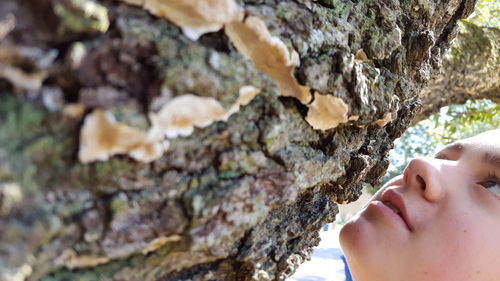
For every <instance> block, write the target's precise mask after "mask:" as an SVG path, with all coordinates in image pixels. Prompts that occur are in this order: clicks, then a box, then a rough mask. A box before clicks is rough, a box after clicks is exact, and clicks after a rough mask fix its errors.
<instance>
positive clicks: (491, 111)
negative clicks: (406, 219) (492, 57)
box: [370, 100, 500, 192]
mask: <svg viewBox="0 0 500 281" xmlns="http://www.w3.org/2000/svg"><path fill="white" fill-rule="evenodd" d="M496 128H500V105H499V104H495V103H494V102H492V101H490V100H469V101H467V103H466V104H463V105H450V106H448V107H443V108H442V109H441V111H440V112H439V113H437V114H434V115H432V116H431V117H430V118H428V119H426V120H423V121H421V122H419V123H418V124H416V125H415V126H413V127H411V128H409V129H408V130H407V131H406V132H405V133H404V134H403V135H402V136H401V137H400V138H399V139H397V140H396V142H395V143H394V149H393V150H392V151H391V154H390V156H389V161H390V166H389V169H388V171H387V174H386V175H385V176H384V177H383V178H382V180H381V182H382V184H381V185H383V184H384V183H385V182H387V181H388V180H389V179H391V178H393V177H395V176H397V175H400V174H402V172H403V170H404V168H405V166H406V164H407V163H408V162H409V161H410V160H411V159H413V158H415V157H425V156H432V155H433V154H434V153H435V152H436V151H437V150H439V149H440V148H441V147H443V146H445V145H447V144H450V143H452V142H455V141H457V140H460V139H464V138H468V137H471V136H474V135H477V134H479V133H481V132H484V131H488V130H492V129H496ZM378 188H379V187H375V188H373V189H370V191H371V192H375V191H376V190H377V189H378Z"/></svg>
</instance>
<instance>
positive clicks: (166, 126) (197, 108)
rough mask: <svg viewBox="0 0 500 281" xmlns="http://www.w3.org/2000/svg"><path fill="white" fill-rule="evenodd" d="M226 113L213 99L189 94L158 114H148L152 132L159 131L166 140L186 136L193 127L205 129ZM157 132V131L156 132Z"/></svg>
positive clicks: (164, 107)
mask: <svg viewBox="0 0 500 281" xmlns="http://www.w3.org/2000/svg"><path fill="white" fill-rule="evenodd" d="M225 113H226V111H225V110H224V108H223V107H222V105H221V104H220V103H219V102H218V101H217V100H215V99H213V98H207V97H199V96H195V95H191V94H187V95H182V96H179V97H175V98H174V99H172V100H171V101H170V102H169V103H167V104H165V105H164V106H163V108H162V109H161V110H160V111H159V112H158V113H150V114H149V118H150V119H151V123H152V128H153V130H159V131H161V133H162V134H164V135H165V136H166V137H167V138H175V137H177V136H188V135H190V134H191V133H192V132H193V129H194V127H195V126H196V127H200V128H203V127H206V126H208V125H210V124H211V123H212V122H214V121H216V120H221V119H222V118H223V117H224V115H225ZM157 132H158V131H157Z"/></svg>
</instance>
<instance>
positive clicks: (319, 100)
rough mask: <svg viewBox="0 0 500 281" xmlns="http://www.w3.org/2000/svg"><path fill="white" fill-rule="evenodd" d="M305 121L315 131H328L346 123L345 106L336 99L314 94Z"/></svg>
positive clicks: (346, 109)
mask: <svg viewBox="0 0 500 281" xmlns="http://www.w3.org/2000/svg"><path fill="white" fill-rule="evenodd" d="M308 107H309V111H308V112H307V117H306V121H307V122H308V123H309V124H310V125H311V126H312V127H313V128H314V129H316V130H328V129H332V128H335V127H337V126H338V125H339V124H341V123H345V122H347V121H348V118H347V111H348V106H347V104H346V103H345V102H344V101H343V100H342V99H341V98H338V97H334V96H332V95H321V94H318V93H316V94H315V96H314V101H313V102H312V103H311V104H309V105H308Z"/></svg>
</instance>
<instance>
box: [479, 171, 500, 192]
mask: <svg viewBox="0 0 500 281" xmlns="http://www.w3.org/2000/svg"><path fill="white" fill-rule="evenodd" d="M488 182H492V183H493V185H492V186H486V185H485V183H488ZM478 184H479V185H481V186H482V187H484V188H486V189H491V188H492V187H494V186H495V185H496V186H498V187H500V179H499V178H498V177H497V175H496V174H495V173H488V175H487V177H486V178H485V179H484V180H483V181H481V182H478ZM491 191H492V192H494V193H495V192H497V193H499V194H496V195H497V196H500V188H497V189H495V190H494V189H491Z"/></svg>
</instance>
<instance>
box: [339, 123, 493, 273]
mask: <svg viewBox="0 0 500 281" xmlns="http://www.w3.org/2000/svg"><path fill="white" fill-rule="evenodd" d="M486 155H487V156H486ZM494 155H496V156H498V157H499V158H496V159H495V158H493V156H494ZM499 177H500V129H497V130H492V131H488V132H486V133H483V134H480V135H477V136H475V137H472V138H469V139H465V140H462V141H459V142H457V143H454V144H452V145H449V146H447V147H445V148H444V149H443V150H441V151H439V152H438V153H437V154H436V155H435V157H434V158H417V159H413V160H412V161H410V163H409V164H408V166H407V167H406V169H405V171H404V173H403V175H401V176H398V177H396V178H394V179H392V180H391V181H389V182H388V183H387V184H386V185H385V186H384V187H383V188H381V190H380V191H379V192H377V194H375V195H374V197H373V198H372V201H371V202H370V203H368V204H367V206H366V207H365V208H364V209H363V210H361V211H360V212H359V213H358V214H357V215H356V216H354V217H353V218H352V219H351V220H350V221H349V222H347V223H346V224H345V226H344V227H343V228H342V230H341V232H340V243H341V246H342V249H343V251H344V253H345V255H346V258H347V261H348V264H349V268H350V270H351V273H352V275H353V278H354V280H356V281H379V280H380V281H413V280H414V281H417V280H418V281H422V280H440V281H452V280H453V281H461V280H463V281H471V280H474V281H488V280H491V281H493V280H499V278H500V259H499V257H500V179H499ZM389 189H391V190H392V191H389V192H387V193H391V192H394V193H396V194H398V195H400V198H402V201H403V202H404V205H405V206H406V213H407V214H406V217H407V218H405V221H403V220H401V219H399V217H398V216H396V217H394V214H395V213H394V212H392V211H391V212H387V210H389V209H385V210H384V207H383V206H380V205H379V204H382V203H381V202H380V201H379V200H381V199H382V196H383V194H384V192H385V191H386V190H389ZM384 198H386V197H384ZM383 205H384V206H385V204H383ZM406 221H408V222H407V223H405V222H406ZM407 224H410V227H408V226H407Z"/></svg>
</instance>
